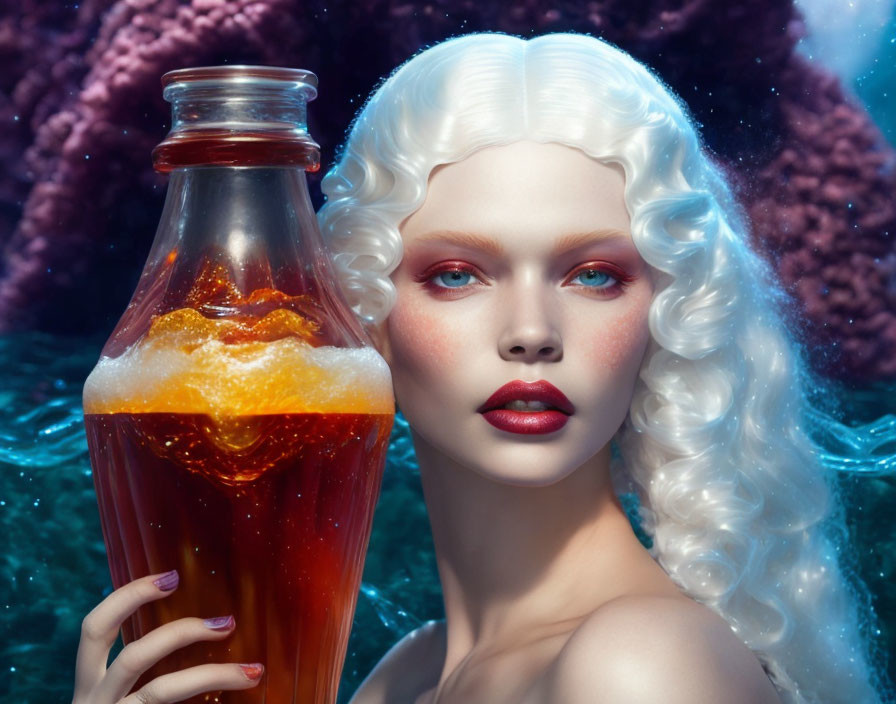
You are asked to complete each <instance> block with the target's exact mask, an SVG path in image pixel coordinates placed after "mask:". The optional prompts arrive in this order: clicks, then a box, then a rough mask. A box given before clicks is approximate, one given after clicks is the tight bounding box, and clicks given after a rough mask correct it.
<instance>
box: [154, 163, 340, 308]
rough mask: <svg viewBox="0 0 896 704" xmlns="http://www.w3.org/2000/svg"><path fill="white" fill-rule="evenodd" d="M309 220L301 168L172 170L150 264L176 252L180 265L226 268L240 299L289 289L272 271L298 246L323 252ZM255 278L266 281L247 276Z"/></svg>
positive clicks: (289, 260)
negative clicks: (262, 266) (209, 262)
mask: <svg viewBox="0 0 896 704" xmlns="http://www.w3.org/2000/svg"><path fill="white" fill-rule="evenodd" d="M314 217H315V216H314V210H313V208H312V206H311V201H310V199H309V197H308V189H307V187H306V184H305V175H304V172H303V171H302V169H298V168H283V167H195V168H180V169H175V170H174V171H173V172H172V173H171V180H170V182H169V184H168V196H167V199H166V201H165V208H164V210H163V212H162V219H161V222H160V223H159V229H158V232H157V234H156V241H155V243H154V244H153V251H152V253H151V255H150V260H149V262H148V266H151V265H153V264H154V263H157V262H159V263H160V262H161V261H162V260H163V259H164V258H167V257H170V256H171V252H172V251H175V252H176V257H177V258H178V259H179V260H181V261H184V260H195V261H196V262H197V263H198V262H199V261H200V260H202V259H203V258H210V257H211V258H214V259H215V260H217V261H220V262H221V263H229V264H230V265H231V268H232V269H233V271H232V275H233V276H234V277H236V280H235V283H236V285H237V286H238V288H239V289H240V290H242V291H244V292H246V293H248V292H250V291H252V290H253V289H255V288H259V287H262V286H272V285H275V286H274V287H279V286H276V285H277V284H279V285H282V286H285V287H286V288H288V289H292V288H294V287H295V285H296V282H294V281H289V280H282V281H281V280H280V279H282V278H283V277H282V276H281V275H279V273H278V272H279V270H280V269H281V268H282V267H283V266H287V267H290V266H291V265H294V264H295V263H296V262H298V261H299V259H300V257H301V255H302V254H303V253H302V252H301V251H300V250H301V249H302V248H306V247H311V248H312V249H313V250H314V252H315V253H316V252H317V251H318V250H322V249H323V244H322V242H321V239H320V234H319V231H318V229H317V228H316V227H308V226H305V227H303V225H308V224H312V223H313V221H314ZM300 245H301V246H300ZM309 253H310V252H304V254H305V255H307V254H309ZM253 262H267V263H268V265H269V267H270V271H269V272H264V273H263V274H259V272H256V271H254V269H253V265H252V263H253ZM259 275H262V276H263V277H264V278H265V279H266V280H264V281H258V282H256V281H252V280H248V279H247V278H245V277H249V278H251V277H253V276H255V277H256V278H257V277H258V276H259ZM286 275H288V276H292V275H293V272H292V271H289V272H286Z"/></svg>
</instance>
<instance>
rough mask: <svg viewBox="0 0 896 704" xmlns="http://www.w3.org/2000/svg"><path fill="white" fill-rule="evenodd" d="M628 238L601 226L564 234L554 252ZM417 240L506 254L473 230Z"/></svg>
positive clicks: (450, 232)
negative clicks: (596, 228) (587, 230)
mask: <svg viewBox="0 0 896 704" xmlns="http://www.w3.org/2000/svg"><path fill="white" fill-rule="evenodd" d="M628 238H629V235H628V234H627V233H625V232H623V231H622V230H617V229H614V228H601V229H598V230H592V231H591V232H577V233H573V234H569V235H564V236H563V237H561V238H560V239H559V240H557V243H556V244H555V245H554V247H553V249H552V254H559V253H562V252H568V251H569V250H572V249H576V248H577V247H582V246H585V245H589V244H593V243H600V242H603V241H609V240H619V239H623V240H624V239H628ZM417 242H418V243H421V244H422V243H427V242H447V243H448V244H456V245H459V246H461V247H468V248H470V249H478V250H481V251H483V252H487V253H489V254H493V255H495V256H500V255H502V254H504V247H503V246H502V245H501V244H500V243H499V242H496V241H495V240H493V239H489V238H488V237H484V236H482V235H477V234H475V233H473V232H462V231H458V230H438V231H436V232H430V233H429V234H426V235H423V236H422V237H419V238H418V239H417Z"/></svg>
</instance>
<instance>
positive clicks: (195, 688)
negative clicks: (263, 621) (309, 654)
mask: <svg viewBox="0 0 896 704" xmlns="http://www.w3.org/2000/svg"><path fill="white" fill-rule="evenodd" d="M263 675H264V666H262V665H261V664H260V663H253V664H251V665H234V664H226V665H224V664H222V665H199V666H197V667H190V668H188V669H186V670H181V671H180V672H172V673H171V674H170V675H162V676H161V677H156V678H155V679H154V680H153V681H152V682H148V683H147V684H145V685H144V686H143V687H141V688H140V689H138V690H137V691H136V692H134V693H133V694H130V695H128V696H127V697H125V698H124V699H122V700H121V701H120V702H119V704H167V703H168V702H182V701H183V700H184V699H189V698H190V697H195V696H196V695H197V694H202V693H203V692H217V691H219V690H228V689H249V688H250V687H254V686H255V685H257V684H258V683H259V682H260V681H261V678H262V676H263Z"/></svg>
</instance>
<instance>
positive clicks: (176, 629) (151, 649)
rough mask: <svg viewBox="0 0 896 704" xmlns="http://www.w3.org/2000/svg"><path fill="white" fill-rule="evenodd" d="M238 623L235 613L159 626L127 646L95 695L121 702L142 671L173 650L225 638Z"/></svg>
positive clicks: (183, 620) (184, 619) (95, 691)
mask: <svg viewBox="0 0 896 704" xmlns="http://www.w3.org/2000/svg"><path fill="white" fill-rule="evenodd" d="M235 625H236V624H235V622H234V620H233V616H224V617H221V618H212V619H206V620H202V619H199V618H182V619H178V620H177V621H172V622H171V623H166V624H165V625H164V626H159V627H158V628H156V629H155V630H152V631H150V632H149V633H147V634H146V635H145V636H143V637H142V638H140V639H139V640H135V641H134V642H133V643H128V644H127V645H126V646H125V647H124V649H123V650H122V651H121V652H120V653H119V654H118V657H116V658H115V661H114V662H113V663H112V665H110V666H109V669H108V670H107V671H106V676H105V677H103V680H102V681H101V682H100V683H99V685H98V686H97V688H96V689H95V690H94V691H93V695H94V697H95V698H96V700H97V701H101V702H104V701H110V702H111V701H115V702H117V701H118V700H119V699H121V698H122V697H123V696H125V695H126V694H127V693H128V692H130V691H131V687H133V686H134V683H135V682H136V681H137V680H138V679H139V678H140V675H142V674H143V673H144V672H146V671H147V670H148V669H149V668H150V667H152V666H153V665H155V664H156V663H157V662H158V661H159V660H161V659H162V658H163V657H165V656H166V655H168V654H169V653H172V652H174V651H175V650H177V649H178V648H182V647H184V646H185V645H189V644H190V643H195V642H197V641H201V640H223V639H224V638H226V637H227V636H229V635H230V634H231V633H233V629H234V626H235Z"/></svg>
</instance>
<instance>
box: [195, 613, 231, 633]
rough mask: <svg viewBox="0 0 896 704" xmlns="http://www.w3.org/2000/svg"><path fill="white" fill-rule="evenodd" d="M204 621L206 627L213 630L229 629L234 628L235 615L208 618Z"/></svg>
mask: <svg viewBox="0 0 896 704" xmlns="http://www.w3.org/2000/svg"><path fill="white" fill-rule="evenodd" d="M202 623H203V625H204V626H205V627H206V628H210V629H211V630H213V631H227V630H230V629H231V628H233V616H218V617H217V618H207V619H205V620H204V621H203V622H202Z"/></svg>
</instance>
